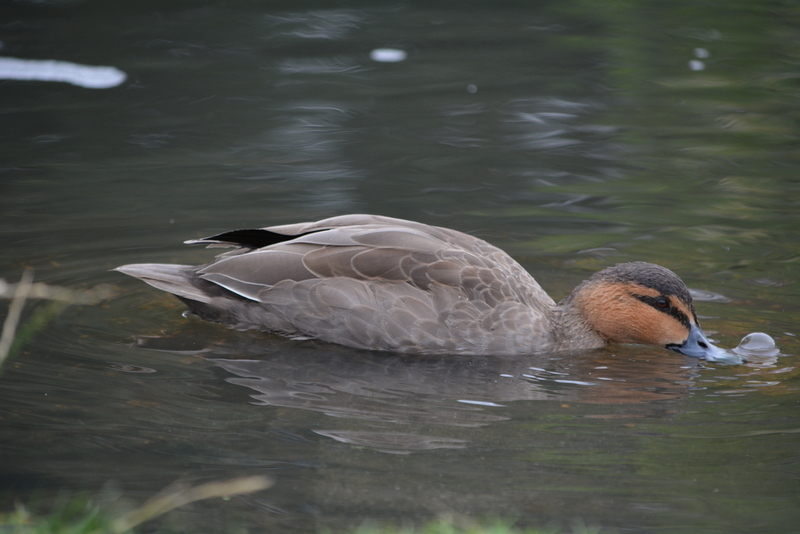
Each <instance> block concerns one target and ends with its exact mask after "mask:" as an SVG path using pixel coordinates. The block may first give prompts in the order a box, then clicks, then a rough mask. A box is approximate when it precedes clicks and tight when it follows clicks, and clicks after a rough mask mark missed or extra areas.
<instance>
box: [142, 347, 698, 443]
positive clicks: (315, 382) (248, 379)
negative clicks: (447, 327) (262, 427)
mask: <svg viewBox="0 0 800 534" xmlns="http://www.w3.org/2000/svg"><path fill="white" fill-rule="evenodd" d="M246 337H247V339H248V340H247V341H243V340H242V339H241V338H235V339H227V340H225V341H224V342H220V343H219V344H215V345H212V346H210V347H208V348H206V349H204V350H203V351H202V353H201V355H202V356H203V357H204V358H206V359H208V360H210V361H213V362H214V363H215V364H216V365H217V366H219V367H220V368H221V369H223V370H224V371H225V373H226V375H225V378H224V379H225V381H226V382H228V383H230V384H234V385H236V386H244V387H245V388H249V389H250V390H251V393H250V398H251V399H252V402H253V403H254V404H256V405H262V406H275V407H281V408H292V409H297V410H309V411H313V412H317V413H322V414H325V415H327V416H330V417H332V418H336V419H337V420H338V422H333V421H331V422H332V423H333V424H331V425H330V426H328V425H324V426H325V428H316V429H314V432H315V433H317V434H318V435H322V436H326V437H329V438H332V439H335V440H337V441H340V442H343V443H348V444H352V445H356V446H361V447H370V448H373V449H376V450H381V451H385V452H395V453H398V452H400V453H403V452H411V451H421V450H429V449H441V448H450V449H452V448H463V447H465V446H466V444H467V441H465V440H463V439H460V438H461V437H463V435H464V433H463V432H456V431H447V430H446V429H447V428H454V427H462V428H468V427H482V426H486V425H491V424H494V423H498V422H500V421H504V420H508V419H511V418H514V417H517V415H515V414H524V413H530V412H532V411H533V412H535V413H545V412H547V411H548V410H552V409H554V407H561V406H564V405H566V404H569V405H578V406H591V405H597V404H609V403H613V404H627V405H632V406H631V408H630V410H631V411H635V412H637V413H638V414H639V416H641V412H642V410H643V409H644V410H645V411H647V410H649V409H652V410H661V409H662V408H661V405H663V401H667V400H674V399H678V398H681V397H684V396H686V395H688V393H689V391H690V387H691V385H692V376H693V374H694V373H695V369H696V365H698V362H696V361H695V360H688V359H687V358H685V357H683V356H681V355H679V354H673V353H671V352H668V351H665V350H660V349H651V348H644V347H633V346H631V347H615V348H614V350H613V351H612V350H606V349H604V350H595V351H586V352H581V353H576V354H565V353H558V354H545V355H534V356H529V357H525V358H519V357H517V358H510V357H473V356H469V357H463V356H450V357H444V356H437V357H413V356H398V355H394V354H389V353H381V352H367V351H355V350H351V349H347V348H344V347H339V346H334V345H328V344H324V343H316V342H304V341H290V340H283V339H280V338H276V337H274V336H264V337H266V339H264V338H263V337H261V336H259V335H253V336H250V335H246ZM173 341H174V339H173ZM149 344H151V343H148V345H149ZM159 344H160V343H159ZM531 401H537V402H535V403H532V402H531ZM519 402H527V403H528V404H524V405H520V404H518V403H519ZM539 402H541V403H539ZM643 405H645V406H649V407H648V408H644V407H643ZM589 411H592V410H589ZM594 411H597V410H596V409H594ZM623 411H624V410H623ZM592 416H595V417H596V416H598V415H597V414H593V415H592ZM601 416H602V414H601ZM454 435H455V436H458V437H457V438H456V437H454Z"/></svg>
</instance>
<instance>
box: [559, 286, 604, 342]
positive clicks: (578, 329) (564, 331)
mask: <svg viewBox="0 0 800 534" xmlns="http://www.w3.org/2000/svg"><path fill="white" fill-rule="evenodd" d="M550 320H551V321H552V325H553V330H552V332H553V342H554V345H555V346H556V347H557V350H582V349H596V348H600V347H603V346H605V345H606V344H607V342H606V340H605V339H603V338H602V337H601V336H600V334H598V333H597V331H596V330H595V329H594V328H592V326H591V325H590V324H589V323H588V321H587V320H586V318H585V317H584V314H583V313H582V312H581V307H580V301H579V299H578V298H576V293H575V292H573V293H572V294H570V295H569V296H568V297H567V298H565V299H564V300H562V301H561V302H559V303H558V304H556V306H555V307H554V308H553V309H552V310H551V312H550Z"/></svg>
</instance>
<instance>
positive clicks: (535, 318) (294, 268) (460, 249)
mask: <svg viewBox="0 0 800 534" xmlns="http://www.w3.org/2000/svg"><path fill="white" fill-rule="evenodd" d="M192 242H193V243H206V244H210V245H215V246H216V245H222V246H236V247H237V248H236V249H235V250H233V251H229V252H227V253H225V254H222V255H221V256H219V257H218V258H217V260H216V261H214V262H213V263H210V264H208V265H205V266H201V267H190V266H185V265H183V266H181V265H178V266H175V265H161V264H141V265H130V266H125V267H121V268H120V270H121V271H123V272H126V273H128V274H131V275H133V276H136V277H138V278H141V279H143V280H144V281H146V282H148V283H150V284H151V285H153V286H155V287H158V288H160V289H164V290H166V291H170V292H172V293H174V294H175V295H177V296H178V297H180V298H181V299H182V300H184V301H185V302H186V303H187V304H188V305H189V307H190V308H191V309H192V311H194V312H195V313H197V314H198V315H200V316H201V317H203V318H206V319H209V320H213V321H218V322H223V323H228V324H232V325H234V326H237V327H240V328H258V329H262V330H271V331H276V332H282V333H287V334H295V335H298V334H299V335H305V336H310V337H314V338H319V339H322V340H324V341H329V342H334V343H340V344H343V345H348V346H351V347H358V348H367V349H379V350H391V351H400V352H417V353H448V352H460V353H475V354H488V353H491V354H517V353H527V352H533V351H537V350H544V349H546V348H547V346H548V344H549V343H550V336H549V332H550V322H549V311H550V310H551V308H552V307H553V306H554V304H555V303H554V302H553V300H552V299H551V298H550V297H549V296H548V295H547V294H546V293H545V292H544V291H543V290H542V289H541V287H540V286H539V284H538V283H537V282H536V281H535V280H534V279H533V277H531V276H530V275H529V274H528V273H527V272H526V271H525V270H524V269H523V268H522V267H521V266H520V265H519V264H518V263H517V262H516V261H514V260H513V259H512V258H511V257H510V256H508V254H506V253H505V252H503V251H502V250H500V249H498V248H497V247H494V246H492V245H490V244H488V243H487V242H485V241H483V240H481V239H477V238H475V237H472V236H470V235H467V234H463V233H461V232H457V231H455V230H449V229H445V228H439V227H433V226H428V225H424V224H420V223H415V222H411V221H404V220H399V219H392V218H388V217H379V216H372V215H347V216H342V217H334V218H331V219H326V220H323V221H318V222H314V223H301V224H293V225H286V226H274V227H269V228H263V229H256V230H235V231H232V232H227V233H224V234H220V235H217V236H213V237H210V238H205V239H200V240H196V241H192Z"/></svg>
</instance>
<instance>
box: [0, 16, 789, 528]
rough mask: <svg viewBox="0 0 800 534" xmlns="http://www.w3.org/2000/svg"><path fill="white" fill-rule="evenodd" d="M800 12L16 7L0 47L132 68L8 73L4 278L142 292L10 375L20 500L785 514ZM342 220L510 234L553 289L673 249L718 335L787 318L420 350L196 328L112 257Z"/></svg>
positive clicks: (773, 523)
mask: <svg viewBox="0 0 800 534" xmlns="http://www.w3.org/2000/svg"><path fill="white" fill-rule="evenodd" d="M798 16H800V12H798V11H797V8H796V6H793V5H792V4H789V3H779V2H776V3H771V4H763V5H762V4H759V5H758V6H755V5H753V4H752V3H748V2H729V3H727V4H726V6H725V11H724V13H723V12H720V9H719V6H718V5H716V4H714V3H712V2H700V3H698V2H692V3H671V4H669V5H666V4H665V5H654V4H644V3H642V4H637V3H626V4H608V3H605V4H596V3H589V2H581V1H578V0H570V1H567V2H558V3H555V2H553V3H537V4H536V5H535V6H533V5H529V3H507V4H505V5H503V6H500V7H497V6H494V7H488V6H487V7H481V6H479V5H463V4H457V5H456V4H451V3H447V2H426V3H409V2H406V3H397V4H385V5H379V6H375V5H372V4H371V3H357V2H353V3H350V4H347V5H344V6H342V5H339V6H338V7H336V8H331V7H330V6H329V5H326V4H323V3H320V4H313V3H311V2H305V3H297V2H291V3H271V4H270V5H269V6H266V5H261V4H258V3H250V2H245V1H233V2H228V3H225V4H217V3H212V2H207V3H197V2H194V3H190V4H182V3H174V5H171V6H164V5H163V3H160V2H159V3H155V2H141V1H139V2H116V3H114V5H113V6H112V5H106V4H105V3H102V4H101V3H99V2H91V1H87V2H73V3H61V2H37V3H24V2H18V3H15V4H11V5H8V6H5V7H4V9H3V13H2V15H0V17H1V18H2V20H0V28H2V29H3V31H2V34H0V41H2V45H3V46H2V48H0V55H2V56H4V57H12V58H21V59H39V60H49V59H53V60H59V61H65V62H71V63H75V64H78V65H84V66H88V67H102V66H108V67H114V68H116V69H119V70H120V71H122V72H124V73H125V75H126V79H125V81H124V82H123V83H121V84H120V85H118V86H116V87H113V88H108V89H92V88H87V87H82V86H80V85H73V84H71V83H66V82H63V81H60V82H56V81H53V82H46V81H11V80H9V81H2V82H0V114H1V115H2V118H3V124H4V125H5V128H3V129H2V132H0V136H2V145H0V147H2V148H0V154H2V156H1V158H2V159H0V173H1V174H0V184H2V195H0V220H1V221H2V224H0V236H2V237H0V239H2V243H3V247H2V250H0V276H2V277H5V278H6V279H16V278H18V277H19V275H20V273H21V272H22V270H23V268H25V267H30V268H33V269H34V270H35V273H36V279H37V280H39V281H44V282H47V283H51V284H56V285H63V286H67V287H71V288H84V287H90V286H94V285H96V284H100V283H108V284H113V285H114V286H115V287H116V289H117V290H118V294H117V296H116V297H115V298H113V299H111V300H108V301H106V302H104V303H102V304H99V305H93V306H73V307H70V308H68V309H67V310H66V311H64V312H62V313H61V314H60V315H58V317H57V318H56V319H55V320H53V321H52V322H51V323H50V324H49V325H48V327H47V330H46V332H41V333H39V334H38V335H36V336H35V337H33V338H32V339H30V340H28V341H27V343H26V344H25V345H24V346H23V347H22V350H21V352H20V353H19V354H18V355H16V356H15V357H14V359H13V360H12V361H10V362H9V363H7V364H6V366H5V367H4V369H3V373H2V375H0V386H2V389H3V397H2V398H3V401H2V404H0V425H2V432H0V451H2V455H0V473H2V476H0V506H2V507H3V508H4V509H9V508H10V507H11V506H12V503H13V501H14V499H15V498H22V499H27V498H29V497H32V496H38V497H44V498H47V497H49V496H53V495H56V494H58V493H60V492H70V493H75V492H81V491H83V492H89V493H99V494H108V493H111V494H113V493H114V492H115V491H120V492H122V493H123V494H124V495H125V496H126V498H128V499H130V500H132V501H134V502H142V501H143V500H145V499H146V498H149V497H151V496H152V495H154V494H155V493H157V492H158V491H160V490H161V489H162V488H164V487H166V486H168V485H169V484H172V483H174V482H176V481H182V482H185V483H199V482H202V481H207V480H218V479H223V478H228V477H233V476H238V475H243V474H254V473H267V474H269V475H270V476H272V477H273V478H274V479H275V481H276V484H275V486H274V487H273V488H272V489H269V490H267V491H264V492H261V493H258V494H255V495H251V496H246V497H238V498H233V499H231V500H229V501H221V500H214V501H208V502H202V503H196V504H193V505H191V506H189V507H186V508H185V509H182V510H179V511H176V512H173V513H171V514H169V515H167V516H166V517H164V518H162V519H159V520H157V521H154V522H152V523H150V524H149V526H148V527H147V530H146V531H148V532H165V531H170V530H173V531H176V530H182V531H191V532H225V531H235V530H236V529H237V528H240V527H241V528H242V529H244V530H249V531H258V529H271V530H273V531H281V532H318V531H321V530H323V529H332V530H334V531H339V530H342V529H345V528H350V527H353V526H354V525H358V524H360V523H361V522H362V521H364V520H365V519H376V520H378V521H383V522H387V523H398V524H399V523H409V522H411V523H419V522H422V521H424V520H426V519H430V518H432V517H435V516H436V515H438V514H442V513H456V514H463V515H465V516H469V517H473V518H478V519H480V518H491V517H512V518H517V519H518V522H519V524H520V525H543V524H549V523H553V524H555V525H560V526H561V527H563V528H568V527H569V525H570V524H571V523H572V521H574V520H575V519H581V520H583V521H584V522H586V523H587V524H590V525H596V526H599V527H602V528H604V529H607V530H609V531H618V532H701V533H702V532H709V533H710V532H720V531H722V532H753V531H758V532H787V531H791V530H793V529H794V528H795V525H796V524H797V521H798V519H800V512H798V510H800V506H798V504H799V503H798V501H797V495H798V493H799V492H800V482H799V479H800V463H799V461H800V453H798V451H800V447H799V445H800V422H799V421H798V417H797V406H798V402H799V401H800V391H799V390H800V382H798V377H800V371H798V352H799V351H798V348H799V344H798V341H797V334H798V330H797V324H798V322H799V321H800V306H798V302H799V301H800V299H798V297H800V291H798V281H800V268H798V262H799V261H800V260H798V258H800V249H799V248H798V243H800V231H799V230H798V228H800V224H798V215H799V214H800V209H799V206H798V199H800V194H799V193H800V191H799V189H800V181H798V179H797V168H798V159H797V154H798V152H797V138H798V133H800V132H798V127H797V124H798V110H799V109H800V106H798V98H797V73H796V68H795V67H796V65H797V63H798V60H800V57H799V56H798V52H797V50H798V49H800V48H798V44H800V33H799V32H798V30H797V28H798V27H800V24H798V23H800V21H799V20H798ZM376 49H393V50H400V51H403V52H405V54H406V56H405V58H404V59H402V60H400V61H390V62H386V61H375V60H374V59H372V58H375V57H377V58H378V59H381V57H382V56H381V54H380V53H378V54H377V55H376V54H374V53H372V52H373V51H374V50H376ZM384 57H385V56H384ZM394 57H395V58H397V57H398V56H397V55H395V56H394ZM350 212H370V213H380V214H384V215H390V216H397V217H404V218H410V219H415V220H420V221H423V222H427V223H431V224H437V225H442V226H448V227H452V228H456V229H459V230H463V231H468V232H471V233H474V234H476V235H479V236H481V237H484V238H486V239H488V240H490V241H491V242H492V243H494V244H496V245H498V246H500V247H502V248H504V249H506V250H508V251H509V252H510V253H511V254H512V255H514V257H515V258H517V259H518V260H519V261H520V262H522V263H523V265H524V266H525V267H526V268H528V269H529V270H530V271H531V272H533V273H534V274H535V275H536V277H537V279H538V280H539V281H540V282H541V284H542V285H543V287H545V289H547V290H548V291H549V292H550V294H551V295H553V297H554V298H556V299H559V298H562V297H563V296H565V295H566V294H567V293H568V292H569V291H570V290H571V288H572V287H574V286H575V285H576V284H577V283H579V282H580V281H581V280H583V279H584V278H585V277H586V276H588V275H589V274H590V273H592V272H594V271H596V270H599V269H601V268H602V267H604V266H607V265H611V264H614V263H617V262H620V261H630V260H646V261H651V262H654V263H659V264H662V265H665V266H667V267H669V268H671V269H673V270H675V271H676V272H678V273H679V274H680V275H681V276H682V277H683V278H684V280H685V281H686V282H687V284H688V285H689V286H690V287H691V288H692V289H693V291H694V293H695V298H696V300H697V308H698V313H699V314H700V320H701V322H702V324H703V327H704V329H705V330H706V332H707V333H708V334H709V335H710V336H711V337H712V338H713V339H714V341H715V342H717V343H718V344H719V345H721V346H723V347H727V348H734V347H736V346H737V345H738V344H739V342H740V340H741V339H742V338H743V337H744V336H746V335H747V334H750V333H752V332H765V333H766V334H768V335H770V336H772V337H773V338H775V340H776V342H777V344H778V346H779V348H780V354H779V355H777V356H776V355H775V354H773V353H772V351H769V350H766V351H761V352H759V351H757V350H754V351H753V352H752V356H751V358H750V362H749V363H748V364H747V365H743V366H722V365H715V364H707V363H704V362H699V361H696V360H692V359H689V358H686V357H684V356H681V355H679V354H674V353H671V352H668V351H666V350H662V349H658V348H646V347H635V346H616V347H609V348H608V349H604V350H599V351H591V352H588V353H584V354H576V355H563V354H562V355H544V356H531V357H529V358H517V359H507V358H488V357H487V358H480V357H475V358H466V359H464V358H459V359H458V360H452V359H449V358H442V357H436V358H430V357H428V358H413V357H397V356H393V355H387V354H381V353H369V352H366V353H365V352H358V351H351V350H348V349H344V348H340V347H334V346H329V345H325V344H322V343H316V342H313V341H292V340H286V339H282V338H280V337H277V336H271V335H268V334H261V333H254V332H245V333H242V332H234V331H229V330H226V329H225V328H222V327H219V326H216V325H210V324H206V323H202V322H199V321H193V320H187V319H185V318H184V317H183V316H182V311H183V307H182V306H181V305H180V304H179V303H178V302H177V301H176V300H174V299H172V298H171V297H168V296H166V295H162V294H159V293H158V292H156V291H154V290H152V289H150V288H148V287H146V286H145V285H144V284H141V283H139V282H137V281H135V280H133V279H127V278H125V277H122V276H121V275H119V274H118V273H111V272H108V269H111V268H113V267H116V266H118V265H122V264H125V263H131V262H176V263H200V262H203V261H206V260H208V259H209V258H210V257H211V252H209V251H205V250H203V249H198V248H192V247H186V246H184V245H181V244H180V243H181V242H182V241H184V240H186V239H190V238H195V237H200V236H204V235H211V234H213V233H216V232H220V231H224V230H228V229H232V228H238V227H248V226H265V225H272V224H280V223H288V222H296V221H301V220H313V219H317V218H321V217H325V216H330V215H336V214H343V213H350ZM3 306H5V304H3ZM42 306H43V305H42V304H29V305H28V307H27V308H26V313H25V316H24V319H28V318H30V317H32V315H33V314H34V313H35V311H36V310H37V309H41V308H42ZM756 341H757V339H756ZM752 347H753V346H752V345H751V348H752ZM104 488H105V489H104ZM109 488H112V489H109ZM113 488H116V489H113Z"/></svg>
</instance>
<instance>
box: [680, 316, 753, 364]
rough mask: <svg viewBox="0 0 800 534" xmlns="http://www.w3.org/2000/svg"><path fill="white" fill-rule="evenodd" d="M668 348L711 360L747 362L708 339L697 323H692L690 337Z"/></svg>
mask: <svg viewBox="0 0 800 534" xmlns="http://www.w3.org/2000/svg"><path fill="white" fill-rule="evenodd" d="M667 348H668V349H671V350H674V351H677V352H680V353H681V354H685V355H687V356H691V357H692V358H702V359H704V360H708V361H710V362H722V363H729V364H732V365H738V364H741V363H744V362H745V359H744V358H742V357H741V356H740V355H738V354H736V353H735V352H731V351H728V350H725V349H721V348H719V347H717V346H715V345H713V344H711V342H710V341H709V340H708V338H707V337H706V335H705V334H704V333H703V331H702V330H701V329H700V327H699V326H697V325H692V328H691V330H690V331H689V337H688V338H687V339H686V341H684V342H683V343H682V344H680V345H677V344H672V345H667Z"/></svg>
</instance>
